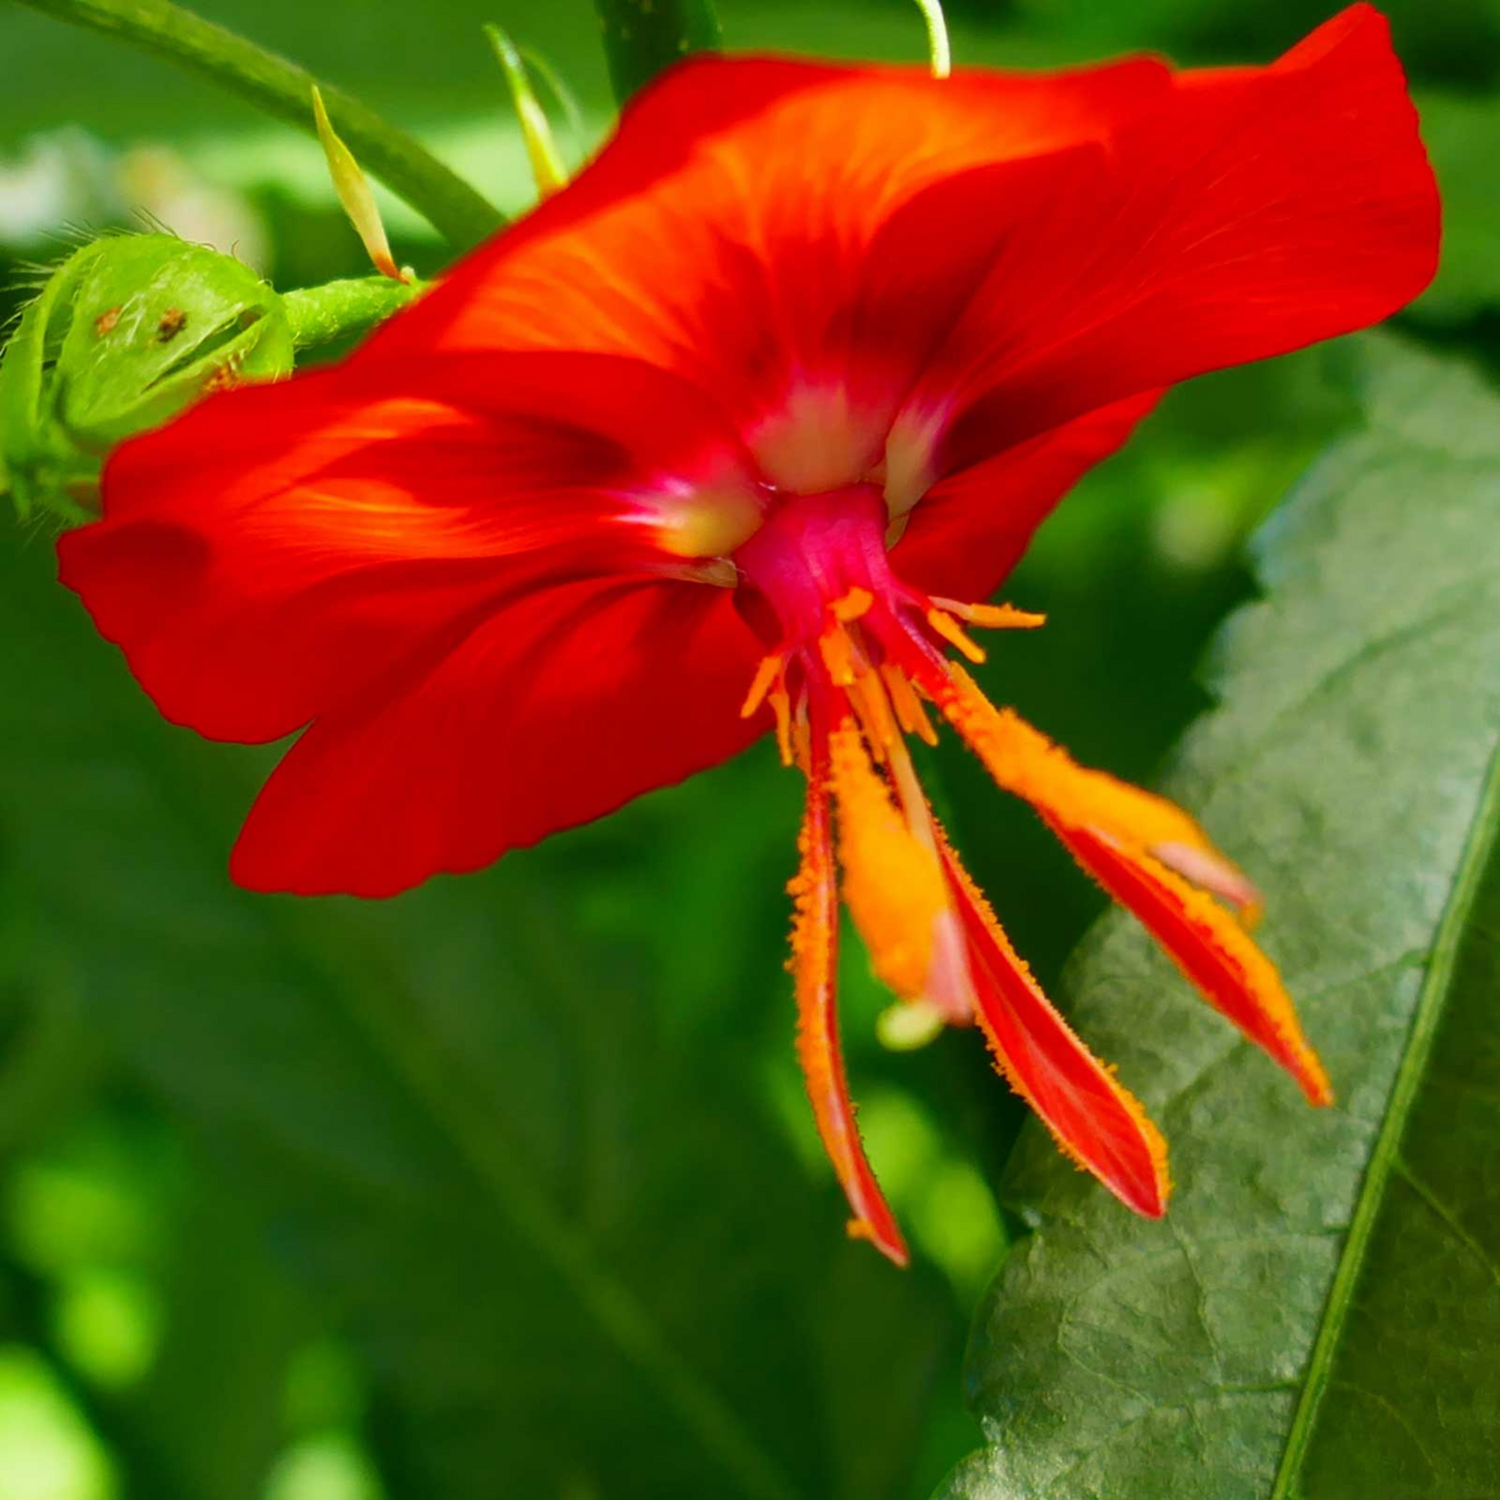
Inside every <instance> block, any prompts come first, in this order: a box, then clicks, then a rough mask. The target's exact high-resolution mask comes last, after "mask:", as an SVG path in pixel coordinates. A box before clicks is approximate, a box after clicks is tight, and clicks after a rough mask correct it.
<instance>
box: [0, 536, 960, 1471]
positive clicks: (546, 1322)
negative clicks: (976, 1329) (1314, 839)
mask: <svg viewBox="0 0 1500 1500" xmlns="http://www.w3.org/2000/svg"><path fill="white" fill-rule="evenodd" d="M52 571H53V569H52V564H51V560H50V556H49V549H47V547H46V546H45V545H44V543H43V541H42V539H41V538H40V537H37V536H35V535H33V536H32V537H30V538H23V537H17V536H15V535H13V534H12V535H9V536H7V537H6V538H5V540H4V543H3V551H0V579H3V585H0V634H3V637H4V639H5V640H6V641H7V642H8V648H7V650H6V652H5V653H4V654H3V656H0V914H3V915H4V918H5V930H6V932H7V933H8V934H9V935H10V943H11V951H12V952H15V953H20V954H23V955H26V956H27V957H28V961H29V962H30V963H31V964H32V965H33V966H34V967H35V968H36V969H37V970H39V971H41V972H45V973H51V974H55V975H56V976H57V982H58V983H59V984H61V985H63V986H65V987H66V988H67V989H68V991H69V992H71V993H76V994H77V995H78V996H79V997H80V1000H81V1002H82V1003H83V1004H84V1005H85V1006H86V1007H87V1008H88V1012H89V1015H90V1018H91V1024H93V1025H94V1026H97V1027H98V1028H99V1029H100V1030H101V1031H102V1032H103V1033H104V1034H106V1035H107V1036H108V1037H109V1038H110V1039H111V1040H112V1042H113V1043H114V1045H115V1047H116V1048H117V1049H118V1051H119V1052H120V1053H121V1054H122V1055H123V1056H124V1058H125V1059H126V1060H127V1062H128V1063H129V1065H130V1066H131V1067H132V1068H133V1069H134V1071H135V1073H136V1074H137V1076H139V1077H140V1078H141V1079H143V1080H145V1081H146V1082H147V1083H148V1084H149V1085H150V1086H151V1087H152V1088H153V1089H154V1090H155V1091H156V1093H157V1094H158V1096H159V1097H160V1098H161V1099H163V1100H164V1101H166V1102H167V1104H168V1105H169V1107H170V1108H171V1110H172V1111H173V1113H174V1115H175V1117H176V1118H177V1119H178V1120H179V1121H181V1122H182V1123H183V1124H184V1125H186V1126H187V1127H188V1129H189V1131H190V1134H191V1135H192V1137H193V1138H194V1139H195V1140H196V1141H197V1142H199V1143H200V1144H201V1146H202V1147H203V1148H204V1150H205V1151H206V1152H207V1153H208V1154H209V1155H210V1158H211V1159H212V1160H213V1161H214V1162H216V1163H217V1166H218V1169H219V1171H220V1172H221V1174H222V1176H223V1179H224V1182H225V1184H226V1186H227V1187H228V1188H229V1189H230V1190H232V1191H233V1192H235V1193H237V1194H241V1195H243V1197H244V1199H245V1201H246V1203H247V1205H248V1206H249V1207H250V1209H251V1211H252V1212H253V1213H254V1214H255V1215H256V1217H257V1218H258V1219H259V1220H260V1221H261V1223H262V1225H263V1226H264V1227H265V1228H267V1229H269V1230H270V1231H272V1232H273V1237H274V1240H275V1243H276V1245H277V1247H278V1248H279V1251H280V1253H281V1256H282V1258H283V1260H284V1262H285V1263H286V1264H287V1265H288V1266H290V1267H292V1268H294V1269H295V1271H296V1273H297V1275H298V1276H299V1277H300V1278H301V1279H302V1280H303V1281H304V1282H305V1283H306V1285H307V1286H309V1287H310V1288H311V1289H312V1290H313V1291H314V1292H315V1293H316V1294H317V1295H318V1299H319V1300H318V1305H319V1309H320V1311H321V1312H322V1313H323V1314H324V1315H325V1316H327V1317H328V1318H329V1319H331V1320H333V1321H335V1322H337V1323H341V1324H343V1325H344V1326H346V1327H347V1328H348V1330H349V1332H350V1334H351V1336H352V1337H353V1339H354V1340H355V1342H356V1344H357V1346H358V1348H359V1350H360V1352H361V1354H362V1355H363V1358H364V1361H365V1369H366V1370H367V1372H368V1375H369V1379H370V1382H371V1386H372V1399H373V1402H374V1407H375V1420H374V1423H373V1428H372V1434H371V1437H372V1442H373V1443H374V1445H375V1448H376V1451H377V1453H378V1455H379V1457H380V1458H381V1460H382V1462H383V1464H384V1466H385V1469H386V1471H387V1479H388V1483H389V1487H390V1490H391V1493H393V1494H396V1495H412V1496H423V1497H427V1496H431V1497H434V1500H436V1497H442V1500H491V1497H496V1496H500V1495H506V1496H511V1495H515V1496H532V1495H537V1496H543V1495H558V1494H564V1493H575V1494H580V1495H581V1494H607V1495H609V1496H610V1497H611V1500H630V1497H637V1496H638V1497H651V1500H674V1497H691V1500H701V1497H702V1496H705V1495H715V1496H719V1495H722V1496H725V1497H740V1496H756V1497H791V1496H805V1497H808V1500H878V1497H882V1496H888V1497H891V1500H897V1497H904V1496H906V1495H909V1494H910V1493H912V1490H913V1487H914V1486H915V1485H917V1484H919V1483H921V1484H923V1487H924V1488H925V1487H926V1486H927V1485H930V1483H931V1482H932V1481H933V1479H934V1478H935V1477H936V1476H935V1474H933V1473H929V1474H928V1475H927V1477H926V1479H925V1481H924V1480H922V1478H921V1476H920V1472H919V1466H920V1463H921V1462H922V1460H921V1458H920V1456H919V1455H920V1454H921V1453H922V1451H923V1445H924V1442H925V1441H927V1434H926V1431H925V1428H926V1426H927V1424H928V1422H929V1420H930V1418H929V1413H930V1412H931V1411H932V1410H933V1409H934V1404H935V1402H934V1398H935V1395H936V1393H937V1392H939V1391H942V1390H945V1389H956V1382H955V1381H954V1375H953V1372H954V1368H955V1364H956V1360H957V1354H958V1349H957V1338H956V1337H955V1335H956V1333H957V1328H958V1317H957V1312H956V1309H955V1308H954V1307H953V1305H952V1303H951V1300H950V1294H949V1292H948V1290H947V1288H946V1287H945V1286H944V1285H943V1284H942V1283H941V1281H940V1280H939V1278H938V1277H937V1276H936V1275H935V1273H934V1272H933V1271H932V1270H931V1269H930V1268H924V1269H919V1270H918V1271H917V1272H915V1273H912V1274H906V1275H903V1274H902V1273H900V1272H898V1271H896V1270H894V1269H893V1268H891V1267H889V1266H887V1265H885V1264H884V1262H882V1261H880V1260H879V1259H878V1258H877V1257H876V1256H875V1255H874V1254H873V1253H872V1252H871V1251H870V1250H869V1249H868V1247H867V1246H863V1245H858V1244H850V1243H848V1242H846V1241H845V1240H844V1237H843V1235H842V1233H841V1225H842V1210H841V1204H840V1201H839V1196H838V1193H837V1189H836V1187H835V1186H834V1184H833V1182H832V1180H831V1177H830V1176H829V1175H828V1174H827V1173H826V1171H825V1170H824V1169H822V1168H821V1167H820V1168H819V1175H817V1176H816V1177H813V1176H810V1175H809V1174H808V1173H807V1172H806V1171H805V1170H804V1169H803V1167H802V1165H801V1162H800V1159H799V1158H798V1156H797V1155H796V1153H795V1152H794V1150H793V1149H792V1145H791V1143H790V1141H789V1140H788V1138H787V1136H786V1134H785V1132H784V1131H783V1129H782V1128H781V1126H780V1123H779V1120H778V1119H777V1118H776V1116H775V1113H774V1111H773V1109H772V1107H771V1103H770V1101H769V1099H768V1097H767V1095H766V1093H765V1091H764V1088H763V1079H764V1076H765V1071H766V1068H767V1066H768V1065H767V1063H766V1061H765V1059H768V1058H774V1059H775V1064H774V1065H775V1066H776V1067H777V1068H779V1069H782V1070H785V1072H786V1073H789V1072H790V1070H791V1068H792V1050H791V1033H792V1025H793V1022H792V1013H791V1000H790V995H789V993H788V986H787V982H786V978H785V976H784V975H783V974H782V973H781V972H780V970H779V967H778V958H777V950H778V949H779V947H780V942H779V939H780V937H781V934H782V933H783V932H784V929H785V923H786V909H785V897H784V895H783V892H782V889H781V887H782V884H783V882H784V880H785V878H786V875H787V874H788V869H787V866H788V865H789V864H790V862H791V860H792V857H793V856H792V851H791V838H792V831H793V829H794V828H795V820H796V809H795V791H796V789H795V785H794V784H793V778H791V777H786V778H782V777H780V776H776V775H772V776H771V777H770V779H769V781H768V780H766V779H763V776H764V773H766V772H768V771H769V769H770V768H769V766H768V765H762V764H761V763H760V762H759V761H756V760H751V761H748V762H747V761H741V762H738V763H735V764H732V765H730V766H727V767H725V768H723V769H722V770H721V771H720V772H718V773H716V775H715V776H714V777H711V778H707V779H704V780H701V781H699V782H698V783H696V784H694V785H693V786H691V787H689V788H686V789H684V790H683V791H682V792H680V793H677V794H674V795H673V796H672V797H671V798H670V799H666V800H663V799H660V798H658V799H648V800H647V801H645V802H643V803H640V804H637V805H636V806H635V807H634V808H633V809H632V810H631V811H630V812H629V813H627V814H626V815H625V816H624V817H623V818H622V819H615V820H611V822H609V823H607V824H604V825H601V826H600V827H599V828H598V829H596V830H592V831H588V832H585V833H583V834H579V835H574V836H571V837H567V838H561V839H557V840H553V841H551V842H550V843H549V844H547V845H545V846H544V847H542V848H540V849H537V850H534V851H530V852H528V853H526V854H523V855H519V856H516V857H514V858H511V859H507V860H506V861H504V862H502V864H501V865H500V866H499V867H498V868H496V869H495V870H493V871H491V872H489V873H488V874H485V875H482V876H477V877H474V878H471V879H464V880H448V881H440V882H435V883H433V884H432V885H430V886H428V887H427V888H424V889H423V890H421V891H418V892H415V893H413V894H412V895H411V896H409V897H406V898H402V899H400V900H397V901H393V902H388V903H378V904H368V905H362V904H360V903H354V902H311V901H308V902H299V901H295V900H290V899H270V898H256V897H251V896H248V895H245V894H244V893H242V892H237V891H236V890H234V888H233V887H231V885H230V884H229V882H228V878H227V875H226V873H225V862H226V857H227V853H228V846H229V843H230V840H231V838H232V836H233V831H234V827H235V824H236V822H237V819H238V815H239V812H240V810H241V809H242V808H243V805H244V802H245V800H246V796H247V793H248V784H249V782H250V781H251V780H252V779H253V778H254V777H255V776H256V775H258V774H259V773H260V772H261V771H262V770H263V768H264V761H265V757H264V755H262V754H260V753H258V752H248V751H239V752H237V751H235V750H234V749H232V748H231V747H226V746H211V745H207V744H204V743H202V742H200V741H198V740H197V739H196V738H195V737H194V736H192V735H190V734H187V733H186V732H184V731H181V730H174V729H172V728H170V727H169V726H167V725H165V724H164V723H162V722H161V721H160V720H159V719H158V717H157V715H156V713H155V710H154V709H153V708H152V706H151V705H150V703H149V701H148V700H146V698H145V697H144V696H143V695H142V694H141V693H140V691H139V689H137V688H136V687H135V685H134V684H133V683H132V682H131V681H130V680H129V678H128V676H127V674H126V673H125V670H124V667H123V664H122V663H121V662H120V661H119V659H118V656H117V654H116V653H115V652H114V651H113V650H112V649H111V648H109V647H107V646H106V645H105V644H104V643H102V642H101V641H99V640H98V638H97V637H96V636H95V635H94V634H93V632H92V630H91V628H90V627H89V625H88V622H87V620H86V619H85V617H84V616H83V613H82V611H81V609H80V608H79V607H78V605H77V602H76V601H75V600H74V599H73V598H72V597H71V596H69V595H68V594H66V593H65V592H63V591H62V590H61V589H59V588H58V587H57V585H56V583H55V582H54V581H53V578H52ZM752 784H753V785H755V786H757V787H759V788H763V787H765V786H767V785H774V786H775V787H776V788H777V789H778V792H779V794H780V795H784V796H785V797H786V799H787V802H788V805H787V806H786V807H785V815H786V828H787V840H786V843H785V844H784V845H782V846H780V847H779V848H773V846H771V845H769V844H768V843H767V841H766V840H765V838H764V833H763V826H762V820H761V819H760V818H758V817H736V816H734V815H733V809H734V808H736V807H737V806H740V805H742V799H743V795H744V789H745V788H746V787H747V786H750V785H752ZM760 805H762V806H764V805H765V799H764V796H763V795H762V802H761V804H760ZM690 830H696V831H697V832H696V836H691V835H690ZM643 882H644V883H650V884H652V885H655V886H656V887H658V890H657V895H658V896H659V897H660V899H659V901H651V900H649V899H647V898H646V897H645V896H643V894H642V892H641V889H640V888H641V885H642V883H643ZM647 909H651V910H653V911H654V913H655V921H656V927H655V930H654V931H653V930H652V929H651V928H648V927H645V926H644V924H643V922H642V919H641V918H642V913H643V912H645V911H646V910H647ZM622 912H623V913H626V914H628V917H629V921H628V922H627V921H625V920H624V919H623V917H622ZM627 929H628V930H627ZM689 950H690V951H689ZM793 1087H795V1085H793ZM165 1378H166V1377H165V1376H163V1379H164V1380H165ZM163 1388H165V1387H163ZM937 1405H938V1406H939V1407H940V1406H941V1402H938V1403H937ZM947 1451H948V1453H949V1454H950V1455H951V1452H952V1451H953V1449H952V1448H949V1449H948V1450H947ZM938 1472H941V1469H940V1468H939V1469H938Z"/></svg>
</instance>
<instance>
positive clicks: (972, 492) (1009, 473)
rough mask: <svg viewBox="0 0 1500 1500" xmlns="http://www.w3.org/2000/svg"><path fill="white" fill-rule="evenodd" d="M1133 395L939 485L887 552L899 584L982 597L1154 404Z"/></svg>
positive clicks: (1150, 397)
mask: <svg viewBox="0 0 1500 1500" xmlns="http://www.w3.org/2000/svg"><path fill="white" fill-rule="evenodd" d="M1157 399H1158V395H1157V393H1156V392H1148V393H1147V394H1146V395H1144V396H1132V397H1131V398H1129V399H1128V400H1125V401H1120V402H1116V403H1115V404H1114V405H1113V406H1105V407H1101V408H1100V409H1099V410H1098V411H1093V412H1089V413H1088V414H1087V415H1086V416H1082V417H1077V418H1075V419H1074V420H1073V421H1071V422H1069V423H1067V424H1065V425H1064V426H1062V427H1058V428H1056V429H1054V430H1053V431H1051V432H1045V433H1043V434H1042V435H1041V436H1040V437H1035V438H1032V439H1030V440H1029V441H1028V442H1024V443H1020V444H1018V445H1017V446H1016V447H1014V448H1009V449H1007V450H1006V451H1005V452H1003V453H999V454H997V455H996V456H995V457H994V458H990V459H986V460H985V461H984V462H982V463H978V464H975V465H974V466H973V467H971V468H968V469H965V470H963V471H962V472H961V473H958V474H954V475H952V476H951V477H949V478H947V479H942V480H939V481H938V483H937V484H936V485H934V486H933V488H932V489H931V490H929V491H928V492H927V495H926V497H925V498H924V499H923V500H922V502H921V504H920V505H918V506H917V507H916V509H915V510H913V511H912V512H911V517H910V521H909V523H908V525H907V528H906V532H905V534H904V535H903V536H902V538H901V540H900V541H899V542H898V543H897V544H896V547H895V550H894V551H893V552H892V554H891V566H892V568H893V569H894V570H895V572H896V573H897V575H898V576H899V577H900V578H901V579H902V580H903V581H905V582H907V583H910V584H913V585H915V586H916V587H917V588H920V589H923V590H924V591H926V592H927V593H931V594H944V595H947V596H948V597H950V598H955V599H964V600H969V599H986V598H988V597H989V596H990V595H991V594H992V593H994V591H995V590H996V589H997V588H999V587H1000V585H1001V583H1002V582H1004V580H1005V578H1006V575H1007V574H1009V572H1010V570H1011V569H1012V568H1013V567H1014V566H1015V565H1016V563H1017V562H1019V561H1020V558H1021V554H1022V553H1023V552H1025V550H1026V548H1027V547H1028V546H1029V545H1030V543H1031V538H1032V535H1033V534H1034V533H1035V531H1036V528H1037V527H1038V526H1039V525H1040V524H1041V523H1042V521H1044V520H1045V519H1046V518H1047V515H1048V514H1049V513H1050V511H1051V510H1052V508H1053V507H1054V506H1055V505H1056V504H1057V503H1058V501H1059V500H1061V499H1062V497H1063V496H1064V495H1065V494H1067V492H1068V491H1069V490H1070V489H1072V487H1073V486H1074V485H1075V484H1076V483H1077V482H1078V480H1079V479H1080V477H1081V476H1082V475H1083V474H1085V473H1086V472H1087V471H1088V470H1089V469H1091V468H1092V467H1093V466H1094V465H1095V464H1096V463H1098V462H1099V461H1100V460H1101V459H1104V458H1107V457H1108V456H1109V455H1110V454H1111V453H1113V452H1114V451H1115V450H1116V449H1117V448H1118V447H1119V446H1120V445H1121V444H1122V443H1123V442H1124V441H1125V439H1126V438H1127V437H1129V436H1130V434H1131V432H1132V431H1133V430H1134V428H1135V425H1136V423H1137V422H1139V421H1140V420H1141V418H1142V417H1144V416H1145V415H1146V413H1147V412H1149V411H1150V410H1151V408H1152V407H1153V406H1154V405H1155V404H1156V402H1157Z"/></svg>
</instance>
